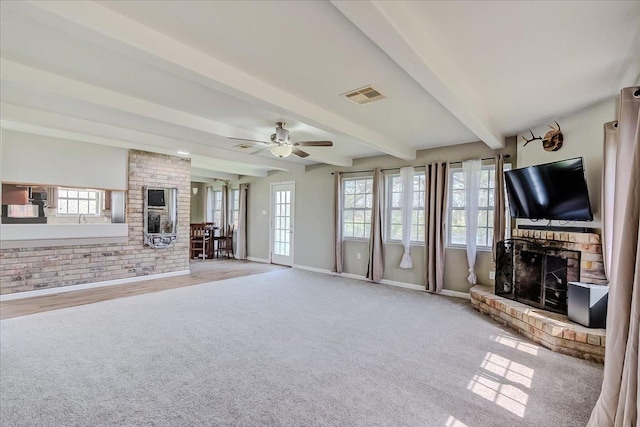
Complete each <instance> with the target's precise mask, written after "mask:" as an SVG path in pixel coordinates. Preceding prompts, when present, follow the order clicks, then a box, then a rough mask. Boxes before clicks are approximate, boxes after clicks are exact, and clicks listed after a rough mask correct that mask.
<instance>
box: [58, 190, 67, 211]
mask: <svg viewBox="0 0 640 427" xmlns="http://www.w3.org/2000/svg"><path fill="white" fill-rule="evenodd" d="M65 193H66V191H65ZM58 213H67V201H66V200H58Z"/></svg>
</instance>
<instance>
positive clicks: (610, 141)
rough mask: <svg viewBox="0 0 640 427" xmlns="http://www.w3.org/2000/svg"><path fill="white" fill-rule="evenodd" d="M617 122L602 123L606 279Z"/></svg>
mask: <svg viewBox="0 0 640 427" xmlns="http://www.w3.org/2000/svg"><path fill="white" fill-rule="evenodd" d="M618 138H619V132H618V122H617V121H614V122H609V123H605V124H604V150H603V153H602V154H603V157H602V163H603V167H602V200H601V203H600V206H602V208H601V209H600V215H601V217H602V258H603V259H604V272H605V274H606V275H607V279H609V278H610V277H611V250H612V247H613V229H614V228H615V226H614V224H615V223H614V221H613V207H614V201H615V199H616V194H615V193H616V157H617V154H618Z"/></svg>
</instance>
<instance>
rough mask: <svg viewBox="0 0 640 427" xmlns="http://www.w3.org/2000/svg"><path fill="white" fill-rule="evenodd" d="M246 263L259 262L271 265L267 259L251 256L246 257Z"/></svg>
mask: <svg viewBox="0 0 640 427" xmlns="http://www.w3.org/2000/svg"><path fill="white" fill-rule="evenodd" d="M247 261H253V262H261V263H263V264H271V262H270V261H269V260H268V259H264V258H255V257H252V256H248V257H247Z"/></svg>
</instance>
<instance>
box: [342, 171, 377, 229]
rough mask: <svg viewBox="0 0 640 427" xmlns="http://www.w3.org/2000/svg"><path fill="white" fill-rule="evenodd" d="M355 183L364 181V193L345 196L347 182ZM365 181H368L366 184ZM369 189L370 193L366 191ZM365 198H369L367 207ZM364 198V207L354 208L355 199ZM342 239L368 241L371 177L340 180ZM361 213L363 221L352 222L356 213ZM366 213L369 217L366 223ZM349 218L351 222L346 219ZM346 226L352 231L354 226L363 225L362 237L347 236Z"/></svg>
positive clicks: (371, 201) (371, 199) (371, 198)
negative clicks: (351, 200)
mask: <svg viewBox="0 0 640 427" xmlns="http://www.w3.org/2000/svg"><path fill="white" fill-rule="evenodd" d="M357 181H365V192H364V193H357V192H354V193H353V194H347V186H348V184H347V183H349V182H357ZM366 181H369V184H367V182H366ZM367 189H369V190H370V191H367ZM351 195H353V196H354V197H353V199H354V202H353V204H352V203H350V200H349V199H350V197H349V196H351ZM367 196H370V199H369V200H370V203H369V206H367V201H368V199H367ZM362 197H363V198H364V199H363V200H364V206H356V199H358V198H362ZM342 202H343V206H342V239H343V240H360V241H362V240H369V236H370V234H371V216H372V212H373V176H372V175H368V176H358V177H353V178H343V180H342ZM360 212H362V214H363V218H364V219H363V221H358V222H356V221H355V220H354V218H355V215H356V213H358V214H359V213H360ZM367 213H368V217H369V222H367ZM349 218H351V221H348V219H349ZM347 224H352V225H353V227H352V229H353V230H355V225H363V226H364V229H363V230H364V236H355V235H354V234H355V233H351V234H347Z"/></svg>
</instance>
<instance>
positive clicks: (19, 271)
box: [0, 150, 191, 294]
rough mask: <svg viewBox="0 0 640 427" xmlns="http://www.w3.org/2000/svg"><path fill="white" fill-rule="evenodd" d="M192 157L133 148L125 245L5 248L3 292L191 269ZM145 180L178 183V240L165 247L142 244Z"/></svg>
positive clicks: (0, 273) (0, 262)
mask: <svg viewBox="0 0 640 427" xmlns="http://www.w3.org/2000/svg"><path fill="white" fill-rule="evenodd" d="M190 179H191V162H190V160H189V159H184V158H180V157H173V156H166V155H163V154H155V153H148V152H145V151H136V150H130V151H129V184H128V188H129V190H128V192H127V215H126V222H127V224H128V225H129V238H128V242H127V243H126V244H100V245H82V246H59V247H48V248H22V249H3V250H1V251H0V293H2V294H8V293H13V292H22V291H31V290H36V289H44V288H56V287H61V286H69V285H77V284H81V283H91V282H100V281H104V280H114V279H124V278H130V277H136V276H144V275H150V274H159V273H168V272H172V271H182V270H188V269H189V222H190V218H189V215H190V197H191V195H190V191H191V188H190ZM145 185H149V186H156V187H177V188H178V240H177V241H176V242H175V243H174V244H173V245H171V246H170V247H169V248H165V249H152V248H150V247H148V246H145V245H144V244H143V240H144V239H143V234H142V233H143V226H144V221H143V213H144V207H143V193H142V188H143V187H144V186H145Z"/></svg>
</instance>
